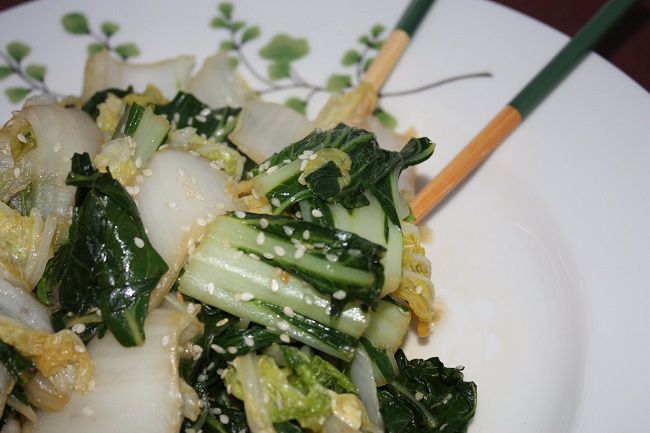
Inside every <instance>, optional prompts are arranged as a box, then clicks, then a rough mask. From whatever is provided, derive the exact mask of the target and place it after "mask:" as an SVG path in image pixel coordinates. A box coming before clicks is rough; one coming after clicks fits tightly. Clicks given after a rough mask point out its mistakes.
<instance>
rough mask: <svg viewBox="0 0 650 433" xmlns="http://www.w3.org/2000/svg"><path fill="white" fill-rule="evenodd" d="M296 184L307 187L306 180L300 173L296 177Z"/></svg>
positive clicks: (303, 174)
mask: <svg viewBox="0 0 650 433" xmlns="http://www.w3.org/2000/svg"><path fill="white" fill-rule="evenodd" d="M298 183H299V184H300V185H307V180H306V179H305V173H302V174H300V176H298Z"/></svg>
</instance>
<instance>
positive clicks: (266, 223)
mask: <svg viewBox="0 0 650 433" xmlns="http://www.w3.org/2000/svg"><path fill="white" fill-rule="evenodd" d="M268 226H269V220H267V219H266V218H260V227H262V228H263V229H265V228H267V227H268Z"/></svg>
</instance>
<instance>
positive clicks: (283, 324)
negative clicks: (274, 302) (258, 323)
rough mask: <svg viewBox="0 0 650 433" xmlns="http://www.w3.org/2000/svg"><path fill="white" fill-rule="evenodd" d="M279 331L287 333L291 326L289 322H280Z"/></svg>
mask: <svg viewBox="0 0 650 433" xmlns="http://www.w3.org/2000/svg"><path fill="white" fill-rule="evenodd" d="M278 329H279V330H280V331H286V330H287V329H289V324H288V323H287V322H285V321H284V320H280V321H279V322H278Z"/></svg>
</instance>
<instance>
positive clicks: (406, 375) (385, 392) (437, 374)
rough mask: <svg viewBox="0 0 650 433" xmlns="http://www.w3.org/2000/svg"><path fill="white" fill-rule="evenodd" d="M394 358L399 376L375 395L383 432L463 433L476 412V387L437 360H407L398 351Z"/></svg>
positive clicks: (459, 372) (456, 369)
mask: <svg viewBox="0 0 650 433" xmlns="http://www.w3.org/2000/svg"><path fill="white" fill-rule="evenodd" d="M395 357H396V359H397V364H398V367H399V371H400V375H399V376H398V377H397V379H395V380H393V381H392V382H390V383H389V384H388V385H386V386H384V387H382V388H380V389H379V392H378V396H379V403H380V407H381V413H382V416H383V418H384V423H385V425H386V432H387V433H399V432H404V431H417V432H420V431H422V432H425V431H426V432H443V431H444V432H451V433H462V432H465V431H466V429H467V425H468V423H469V421H470V420H471V419H472V417H473V416H474V412H475V410H476V385H475V384H474V383H473V382H465V381H464V380H463V373H462V371H461V369H459V368H448V367H445V366H444V365H443V363H442V362H440V360H439V359H438V358H429V359H426V360H423V359H413V360H411V361H409V360H408V359H407V358H406V356H405V355H404V353H403V352H402V351H401V350H398V351H397V353H396V355H395Z"/></svg>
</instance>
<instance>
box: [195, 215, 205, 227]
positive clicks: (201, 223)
mask: <svg viewBox="0 0 650 433" xmlns="http://www.w3.org/2000/svg"><path fill="white" fill-rule="evenodd" d="M195 221H196V223H197V224H198V225H200V226H201V227H205V226H206V225H207V224H208V222H207V221H206V220H205V218H200V217H199V218H197V219H196V220H195Z"/></svg>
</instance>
